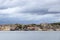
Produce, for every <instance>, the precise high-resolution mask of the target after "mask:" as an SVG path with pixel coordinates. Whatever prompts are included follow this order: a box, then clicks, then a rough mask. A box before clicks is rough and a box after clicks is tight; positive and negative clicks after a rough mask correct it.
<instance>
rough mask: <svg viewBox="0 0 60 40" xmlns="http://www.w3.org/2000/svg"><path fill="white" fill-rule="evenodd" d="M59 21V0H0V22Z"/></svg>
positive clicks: (37, 22)
mask: <svg viewBox="0 0 60 40" xmlns="http://www.w3.org/2000/svg"><path fill="white" fill-rule="evenodd" d="M53 22H60V0H0V24H15V23H20V24H31V23H36V24H39V23H53Z"/></svg>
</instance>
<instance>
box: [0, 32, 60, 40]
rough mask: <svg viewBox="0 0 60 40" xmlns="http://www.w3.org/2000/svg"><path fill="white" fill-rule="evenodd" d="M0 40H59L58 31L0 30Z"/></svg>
mask: <svg viewBox="0 0 60 40" xmlns="http://www.w3.org/2000/svg"><path fill="white" fill-rule="evenodd" d="M0 40H60V32H59V31H56V32H48V31H47V32H46V31H45V32H44V31H20V32H19V31H0Z"/></svg>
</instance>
